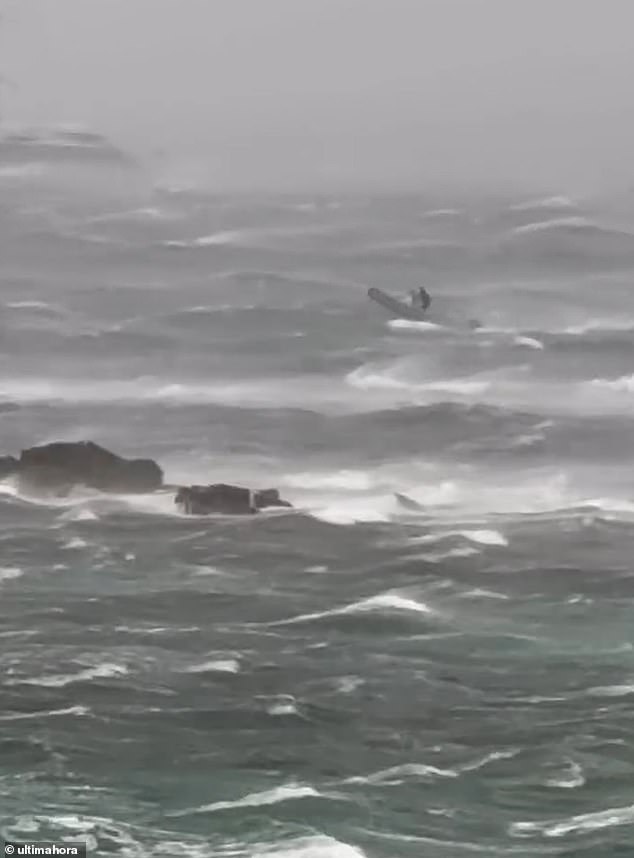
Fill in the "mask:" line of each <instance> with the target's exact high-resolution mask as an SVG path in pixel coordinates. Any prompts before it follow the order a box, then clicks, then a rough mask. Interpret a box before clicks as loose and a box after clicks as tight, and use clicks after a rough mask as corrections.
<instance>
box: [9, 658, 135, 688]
mask: <svg viewBox="0 0 634 858" xmlns="http://www.w3.org/2000/svg"><path fill="white" fill-rule="evenodd" d="M127 673H128V668H127V667H125V666H124V665H121V664H108V663H104V664H100V665H98V666H97V667H90V668H86V669H85V670H80V671H79V673H70V674H66V673H59V674H52V675H51V676H38V677H37V678H34V679H9V680H7V681H6V684H7V685H37V686H44V687H45V688H64V686H66V685H72V684H73V683H75V682H90V681H91V680H92V679H115V678H117V677H121V676H126V675H127Z"/></svg>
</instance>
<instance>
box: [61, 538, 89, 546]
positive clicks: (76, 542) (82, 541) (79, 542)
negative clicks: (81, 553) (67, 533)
mask: <svg viewBox="0 0 634 858" xmlns="http://www.w3.org/2000/svg"><path fill="white" fill-rule="evenodd" d="M87 545H88V543H87V542H86V540H85V539H82V538H81V537H80V536H73V537H72V539H69V540H68V542H65V543H64V545H62V548H67V549H70V548H86V546H87Z"/></svg>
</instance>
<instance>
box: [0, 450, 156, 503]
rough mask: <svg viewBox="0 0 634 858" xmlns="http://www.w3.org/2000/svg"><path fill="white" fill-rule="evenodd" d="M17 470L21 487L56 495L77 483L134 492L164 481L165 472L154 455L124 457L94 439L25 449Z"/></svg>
mask: <svg viewBox="0 0 634 858" xmlns="http://www.w3.org/2000/svg"><path fill="white" fill-rule="evenodd" d="M0 461H1V460H0ZM14 461H15V460H14ZM14 474H15V477H16V478H17V481H18V486H19V488H20V490H23V491H26V492H34V491H35V492H46V493H48V494H55V495H64V494H66V493H68V492H69V491H70V490H71V489H72V488H73V487H75V486H86V487H88V488H91V489H97V490H98V491H102V492H117V493H126V494H133V493H143V492H152V491H155V490H156V489H159V488H161V487H162V485H163V472H162V470H161V468H160V467H159V466H158V465H157V463H156V462H154V461H153V460H152V459H124V458H122V457H121V456H117V455H115V454H114V453H111V452H110V451H109V450H106V449H104V448H103V447H100V446H99V445H98V444H95V443H93V442H92V441H78V442H75V441H70V442H57V443H54V444H44V445H43V446H41V447H31V448H30V449H28V450H23V451H22V453H21V455H20V458H19V460H18V461H17V463H16V467H15V469H14Z"/></svg>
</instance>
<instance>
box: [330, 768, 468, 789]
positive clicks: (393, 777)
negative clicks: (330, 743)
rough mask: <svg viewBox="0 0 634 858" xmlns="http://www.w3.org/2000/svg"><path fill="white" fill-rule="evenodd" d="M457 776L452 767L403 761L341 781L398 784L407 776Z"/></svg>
mask: <svg viewBox="0 0 634 858" xmlns="http://www.w3.org/2000/svg"><path fill="white" fill-rule="evenodd" d="M457 777H458V772H455V771H454V770H453V769H439V768H437V767H436V766H428V765H425V764H424V763H405V764H403V765H400V766H393V767H392V768H390V769H384V770H382V771H380V772H374V773H373V774H371V775H357V776H355V777H351V778H346V780H344V781H343V782H342V783H344V784H369V785H373V784H378V785H381V786H383V785H390V786H398V785H399V784H402V783H404V782H405V780H406V779H407V778H423V779H426V780H433V779H434V778H457Z"/></svg>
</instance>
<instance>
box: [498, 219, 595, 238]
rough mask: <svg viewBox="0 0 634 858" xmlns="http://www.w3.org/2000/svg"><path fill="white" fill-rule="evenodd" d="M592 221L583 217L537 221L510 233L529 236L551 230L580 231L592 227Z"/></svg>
mask: <svg viewBox="0 0 634 858" xmlns="http://www.w3.org/2000/svg"><path fill="white" fill-rule="evenodd" d="M593 225H594V224H593V223H592V221H589V220H588V219H587V218H585V217H559V218H553V219H552V220H545V221H537V222H536V223H527V224H525V225H524V226H516V227H515V228H514V229H513V230H512V232H513V234H514V235H529V234H531V233H535V232H545V231H547V230H551V229H560V228H562V227H563V228H564V229H565V228H569V229H570V228H572V229H581V228H583V227H588V226H593Z"/></svg>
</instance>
